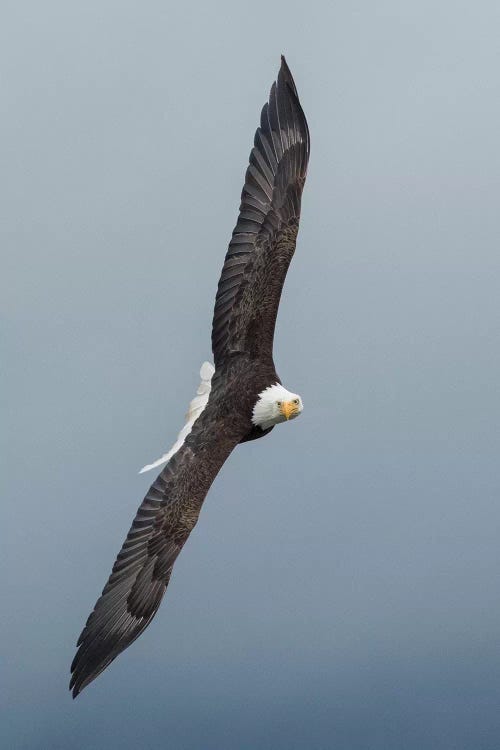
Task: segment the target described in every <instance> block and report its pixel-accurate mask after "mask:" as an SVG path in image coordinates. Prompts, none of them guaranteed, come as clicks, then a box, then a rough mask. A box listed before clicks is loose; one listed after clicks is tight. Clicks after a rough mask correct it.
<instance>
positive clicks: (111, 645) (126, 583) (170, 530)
mask: <svg viewBox="0 0 500 750" xmlns="http://www.w3.org/2000/svg"><path fill="white" fill-rule="evenodd" d="M218 413H219V410H218V408H217V403H216V400H215V399H213V398H211V399H210V402H209V404H208V406H207V407H206V409H205V410H204V412H203V413H202V414H201V415H200V417H199V419H198V420H197V421H196V422H195V424H194V427H193V430H192V432H191V433H190V434H189V435H188V436H187V437H186V440H185V443H184V445H183V446H182V447H181V448H180V449H179V450H178V452H177V453H176V454H175V455H174V456H173V457H172V458H171V459H170V461H169V463H168V464H167V466H166V467H165V468H164V470H163V471H162V472H161V474H160V475H159V476H158V478H157V479H156V481H155V482H154V483H153V484H152V485H151V487H150V489H149V491H148V493H147V495H146V497H145V498H144V500H143V502H142V504H141V506H140V508H139V510H138V511H137V515H136V517H135V519H134V522H133V524H132V527H131V529H130V531H129V533H128V535H127V538H126V540H125V542H124V544H123V546H122V548H121V551H120V553H119V554H118V557H117V558H116V562H115V564H114V566H113V570H112V572H111V575H110V577H109V580H108V582H107V584H106V586H105V588H104V590H103V592H102V595H101V597H100V598H99V599H98V601H97V603H96V605H95V607H94V610H93V612H92V613H91V614H90V617H89V618H88V620H87V624H86V625H85V628H84V629H83V632H82V634H81V635H80V638H79V640H78V644H77V645H78V651H77V653H76V656H75V658H74V660H73V664H72V665H71V672H72V677H71V683H70V689H71V688H72V689H73V697H76V696H77V695H78V693H79V692H80V691H81V690H83V688H84V687H85V686H86V685H88V684H89V682H92V680H93V679H95V677H97V675H98V674H100V673H101V672H102V671H103V670H104V669H105V668H106V667H107V666H108V665H109V664H110V663H111V662H112V661H113V659H114V658H115V657H116V656H118V654H119V653H121V652H122V651H123V650H124V649H126V648H127V646H129V645H130V644H131V643H132V641H134V640H135V639H136V638H137V637H138V636H139V635H140V634H141V633H142V631H143V630H144V629H145V628H146V627H147V626H148V625H149V623H150V622H151V620H152V619H153V617H154V615H155V614H156V611H157V609H158V607H159V605H160V602H161V599H162V597H163V594H164V593H165V589H166V587H167V585H168V582H169V580H170V575H171V573H172V567H173V565H174V562H175V560H176V559H177V555H178V554H179V552H180V551H181V549H182V547H183V545H184V543H185V541H186V539H187V538H188V536H189V534H190V532H191V531H192V529H193V527H194V526H195V524H196V521H197V520H198V515H199V513H200V510H201V506H202V503H203V500H204V499H205V496H206V494H207V492H208V489H209V487H210V485H211V484H212V482H213V480H214V479H215V477H216V476H217V474H218V472H219V470H220V468H221V466H222V464H223V463H224V461H225V460H226V458H227V457H228V456H229V454H230V453H231V451H232V450H233V448H234V447H235V446H236V445H237V443H238V442H239V440H240V439H241V437H242V433H241V431H240V430H239V428H238V425H237V420H235V419H234V418H233V419H232V421H231V422H230V423H228V422H227V420H225V419H224V418H223V417H220V416H218Z"/></svg>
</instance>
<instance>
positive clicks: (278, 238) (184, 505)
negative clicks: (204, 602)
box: [70, 57, 309, 697]
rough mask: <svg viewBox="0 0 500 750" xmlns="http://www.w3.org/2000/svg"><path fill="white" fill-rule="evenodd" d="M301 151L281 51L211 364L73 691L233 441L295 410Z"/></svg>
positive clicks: (129, 629)
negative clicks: (291, 307) (292, 330)
mask: <svg viewBox="0 0 500 750" xmlns="http://www.w3.org/2000/svg"><path fill="white" fill-rule="evenodd" d="M308 159H309V130H308V127H307V122H306V118H305V116H304V113H303V111H302V107H301V105H300V103H299V98H298V95H297V89H296V87H295V83H294V80H293V78H292V74H291V73H290V70H289V68H288V66H287V64H286V61H285V58H284V57H282V58H281V68H280V71H279V74H278V79H277V81H276V82H275V83H274V84H273V85H272V88H271V93H270V95H269V100H268V102H267V103H266V104H265V105H264V107H263V109H262V113H261V118H260V127H259V128H258V129H257V132H256V133H255V139H254V147H253V149H252V151H251V153H250V163H249V166H248V169H247V172H246V175H245V184H244V187H243V192H242V195H241V204H240V210H239V216H238V221H237V224H236V227H235V229H234V231H233V234H232V238H231V241H230V243H229V248H228V251H227V253H226V257H225V260H224V265H223V268H222V274H221V277H220V280H219V285H218V289H217V295H216V299H215V310H214V317H213V324H212V351H213V356H214V363H215V368H214V366H213V365H211V364H210V363H208V362H205V363H204V364H203V365H202V368H201V372H200V376H201V383H200V386H199V388H198V392H197V395H196V396H195V398H194V399H193V401H192V402H191V404H190V407H189V411H188V414H187V416H186V424H185V426H184V428H183V429H182V430H181V432H180V433H179V436H178V438H177V441H176V443H175V444H174V445H173V447H172V448H171V449H170V451H168V452H167V453H165V454H164V455H163V456H162V457H161V458H160V459H158V460H157V461H155V462H154V463H152V464H150V465H148V466H145V467H144V469H142V470H141V471H146V470H149V469H152V468H155V467H157V466H161V465H162V464H165V466H164V468H163V470H162V471H161V473H160V474H159V475H158V477H157V478H156V479H155V481H154V482H153V484H152V485H151V487H150V488H149V490H148V492H147V494H146V497H145V498H144V500H143V501H142V503H141V506H140V507H139V510H138V511H137V514H136V516H135V519H134V521H133V523H132V527H131V529H130V531H129V533H128V535H127V538H126V539H125V542H124V543H123V546H122V548H121V550H120V552H119V553H118V557H117V558H116V561H115V563H114V565H113V569H112V571H111V575H110V577H109V579H108V582H107V583H106V586H105V587H104V590H103V592H102V594H101V596H100V597H99V599H98V600H97V603H96V605H95V607H94V609H93V611H92V612H91V614H90V616H89V618H88V620H87V624H86V625H85V627H84V629H83V631H82V633H81V635H80V638H79V639H78V643H77V648H78V650H77V653H76V656H75V658H74V660H73V663H72V665H71V672H72V676H71V682H70V689H71V690H72V691H73V697H76V696H77V695H78V693H80V692H81V691H82V690H83V688H85V687H86V686H87V685H88V684H89V683H90V682H92V680H94V679H95V678H96V677H97V676H98V675H99V674H100V673H101V672H102V671H103V670H104V669H106V667H107V666H108V665H109V664H110V663H111V662H112V661H113V659H115V658H116V657H117V656H118V654H120V653H121V652H122V651H123V650H124V649H126V648H127V647H128V646H129V645H130V644H131V643H132V642H133V641H134V640H135V639H136V638H137V637H138V636H139V635H140V634H141V633H142V632H143V630H144V629H145V628H146V627H147V626H148V625H149V623H150V622H151V620H152V619H153V617H154V616H155V614H156V612H157V610H158V607H159V605H160V602H161V600H162V598H163V595H164V593H165V590H166V588H167V586H168V582H169V580H170V576H171V574H172V568H173V566H174V563H175V561H176V559H177V556H178V555H179V553H180V551H181V549H182V547H183V546H184V544H185V542H186V540H187V538H188V536H189V534H190V533H191V531H192V529H193V528H194V526H195V524H196V522H197V520H198V516H199V513H200V510H201V506H202V504H203V501H204V499H205V497H206V495H207V492H208V490H209V488H210V486H211V484H212V482H213V480H214V479H215V477H216V476H217V474H218V473H219V470H220V469H221V467H222V465H223V464H224V462H225V461H226V459H227V458H228V456H229V455H230V453H231V451H232V450H233V449H234V448H235V447H236V446H237V445H238V444H239V443H243V442H245V441H247V440H255V439H256V438H260V437H263V436H264V435H267V434H268V433H269V432H270V431H271V430H272V429H273V428H274V426H275V425H276V424H279V423H280V422H285V421H287V420H290V419H294V418H295V417H297V416H298V415H299V414H300V413H301V412H302V409H303V405H302V399H301V397H300V396H299V395H298V394H296V393H292V392H291V391H289V390H287V389H286V388H285V387H284V386H283V385H282V384H281V380H280V379H279V377H278V374H277V372H276V369H275V366H274V362H273V338H274V329H275V323H276V315H277V312H278V306H279V301H280V297H281V290H282V287H283V283H284V281H285V276H286V273H287V270H288V266H289V264H290V261H291V259H292V256H293V253H294V251H295V243H296V239H297V232H298V228H299V219H300V202H301V196H302V190H303V187H304V182H305V178H306V173H307V164H308Z"/></svg>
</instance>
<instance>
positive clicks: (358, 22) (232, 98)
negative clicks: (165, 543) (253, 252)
mask: <svg viewBox="0 0 500 750" xmlns="http://www.w3.org/2000/svg"><path fill="white" fill-rule="evenodd" d="M1 26H2V29H1V32H0V34H1V37H2V38H1V40H0V42H1V44H0V56H1V60H0V65H1V69H2V82H1V87H2V95H1V98H0V107H1V110H2V111H1V113H0V129H1V132H2V139H1V140H2V146H3V147H2V156H1V161H2V180H1V183H2V184H1V188H0V189H1V191H2V196H1V199H0V206H1V207H0V212H1V214H2V219H1V222H0V232H1V252H2V264H1V267H2V273H1V281H0V284H1V294H0V305H1V309H2V319H3V324H2V326H3V334H2V338H3V343H2V345H1V346H2V361H3V368H2V370H3V374H2V380H3V386H2V392H3V406H2V409H3V411H4V417H3V418H2V422H3V427H4V428H5V429H4V430H2V432H3V434H2V441H3V444H2V450H1V455H2V460H3V461H4V462H5V465H4V468H3V470H2V475H3V479H2V483H3V497H4V502H3V504H2V511H1V513H2V521H1V529H2V532H1V534H2V541H1V553H0V554H1V557H2V563H1V570H2V577H4V584H3V586H2V588H3V593H2V617H1V619H0V628H1V630H2V635H1V643H2V652H3V654H2V661H3V666H2V683H3V687H2V690H3V689H5V690H6V695H5V697H4V699H3V700H2V704H3V707H4V711H5V715H4V717H3V718H2V720H1V723H0V733H1V734H2V735H4V741H3V747H6V748H7V747H8V748H14V749H15V750H18V749H19V750H33V749H37V748H41V749H44V750H45V748H50V749H51V750H67V748H72V750H101V749H102V750H104V749H106V750H114V748H120V749H121V750H136V748H139V747H140V748H142V749H143V750H157V749H158V750H159V749H160V748H162V749H163V748H172V749H173V750H257V749H259V750H260V749H263V750H264V749H265V750H299V749H300V750H302V749H304V750H309V749H312V750H330V748H336V749H337V750H402V749H403V748H404V750H424V749H425V750H427V749H432V750H433V749H434V748H436V749H437V748H438V749H439V750H471V749H472V748H473V749H474V750H498V747H499V746H500V711H499V706H500V545H499V541H498V539H499V533H500V492H499V490H500V468H499V448H500V445H499V422H500V399H499V382H500V348H499V333H500V331H499V328H500V294H499V288H500V254H499V191H500V152H499V145H498V141H499V133H500V74H499V70H500V42H499V39H500V6H499V4H498V2H496V1H495V2H493V1H492V2H479V3H471V2H467V3H465V2H460V1H458V2H457V1H456V0H455V1H454V2H451V1H450V2H434V1H433V2H431V1H430V0H420V2H418V3H417V2H407V1H406V0H405V1H403V2H401V1H400V0H386V1H379V2H368V0H365V1H364V2H351V1H349V2H348V1H347V0H341V1H340V2H333V3H331V2H322V3H319V2H318V3H305V4H304V3H298V2H294V1H293V0H288V1H287V2H284V1H281V0H280V1H279V2H272V3H270V2H261V1H260V0H257V1H255V0H254V1H253V2H251V3H245V4H243V3H235V2H229V1H227V2H218V3H213V4H206V3H201V2H194V3H188V4H182V3H176V4H174V3H166V2H153V1H150V2H141V3H139V2H123V0H122V1H120V2H118V0H114V1H113V2H111V1H106V0H104V1H103V0H99V2H97V1H95V0H88V1H87V2H85V3H83V2H82V3H68V2H62V0H61V1H60V2H55V1H54V0H47V2H44V3H35V2H26V3H17V2H16V3H14V2H7V3H5V4H4V6H3V13H2V24H1ZM281 52H283V53H285V54H286V55H287V59H288V62H289V64H290V67H291V69H292V72H293V74H294V76H295V79H296V83H297V86H298V89H299V93H300V96H301V101H302V104H303V106H304V109H305V111H306V114H307V117H308V120H309V125H310V129H311V138H312V152H311V161H310V171H309V177H308V182H307V185H306V190H305V193H304V200H303V206H302V208H303V210H302V223H301V231H300V235H299V243H298V250H297V253H296V256H295V258H294V260H293V263H292V266H291V269H290V272H289V275H288V278H287V281H286V286H285V293H284V296H283V301H282V304H281V308H280V313H279V319H278V328H277V338H276V346H275V359H276V364H277V367H278V371H279V372H280V375H281V377H282V379H283V381H284V383H285V385H286V386H287V387H289V388H290V389H291V390H295V391H297V392H299V393H300V394H301V395H302V397H303V400H304V404H305V410H304V414H303V416H302V417H301V419H300V420H298V421H295V422H294V423H293V424H290V425H285V426H283V427H280V428H277V429H276V430H275V431H274V432H273V434H272V436H270V437H269V438H267V439H266V440H265V441H264V440H262V441H256V442H254V443H250V444H247V445H244V446H241V447H240V448H238V449H237V450H236V451H235V453H234V454H233V455H232V456H231V458H230V460H229V461H228V463H227V464H226V466H225V467H224V468H223V470H222V472H221V474H220V476H219V477H218V479H217V480H216V482H215V484H214V486H213V488H212V490H211V492H210V494H209V497H208V499H207V502H206V503H205V506H204V509H203V511H202V515H201V518H200V522H199V524H198V526H197V527H196V530H195V531H194V532H193V534H192V536H191V538H190V540H189V542H188V544H187V545H186V548H185V550H184V551H183V553H182V555H181V556H180V558H179V560H178V562H177V564H176V567H175V571H174V575H173V578H172V583H171V585H170V587H169V590H168V595H167V597H166V599H165V601H164V602H163V605H162V607H161V609H160V612H159V614H158V616H157V618H156V619H155V621H154V622H153V623H152V625H151V627H150V628H149V629H148V630H147V631H146V632H145V633H144V635H143V636H142V637H141V638H140V639H139V641H138V642H137V643H135V644H134V645H133V646H132V647H131V648H130V649H129V650H128V651H126V652H125V653H124V654H123V655H122V656H121V657H120V658H119V659H118V660H117V661H116V662H114V663H113V665H112V666H111V667H110V668H109V669H108V670H107V671H106V672H105V673H104V674H103V675H102V676H101V677H100V678H99V679H98V680H97V681H96V682H95V683H93V684H92V685H91V686H90V687H89V688H87V690H86V691H85V692H84V693H83V694H82V695H81V696H80V697H79V698H78V700H77V701H76V702H73V701H72V700H71V698H70V694H69V692H67V683H68V679H69V666H70V663H71V660H72V658H73V655H74V645H75V641H76V639H77V637H78V634H79V633H80V631H81V629H82V626H83V625H84V623H85V620H86V618H87V616H88V614H89V612H90V610H91V608H92V606H93V604H94V602H95V600H96V598H97V596H98V594H99V593H100V591H101V589H102V587H103V585H104V583H105V581H106V579H107V577H108V574H109V572H110V568H111V565H112V563H113V560H114V558H115V555H116V553H117V551H118V550H119V548H120V546H121V543H122V541H123V538H124V535H125V533H126V532H127V530H128V528H129V525H130V522H131V520H132V517H133V515H134V513H135V510H136V507H137V506H138V504H139V503H140V501H141V499H142V497H143V495H144V493H145V491H146V489H147V487H148V486H149V483H150V481H152V479H153V477H152V476H151V475H145V476H138V474H137V470H138V469H139V468H140V467H141V466H142V465H143V464H145V463H146V462H148V461H150V460H151V459H154V458H156V457H157V456H158V455H159V454H161V452H162V451H163V450H165V449H166V448H168V447H169V446H170V445H171V444H172V442H173V440H174V438H175V436H176V434H177V432H178V430H179V429H180V427H181V426H182V424H183V421H182V420H183V415H184V413H185V410H186V406H187V404H188V402H189V400H190V398H191V397H192V396H193V394H194V391H195V389H196V386H197V384H198V370H199V366H200V364H201V362H202V361H203V360H204V359H206V358H208V357H210V344H209V341H210V339H209V335H210V325H211V316H212V309H213V300H214V294H215V289H216V285H217V281H218V277H219V272H220V268H221V265H222V261H223V257H224V254H225V252H226V247H227V243H228V241H229V238H230V234H231V231H232V228H233V226H234V223H235V220H236V215H237V208H238V204H239V195H240V191H241V186H242V183H243V175H244V171H245V168H246V163H247V158H248V153H249V150H250V147H251V144H252V139H253V134H254V131H255V128H256V126H257V124H258V118H259V113H260V109H261V106H262V104H263V103H264V101H265V100H266V97H267V95H268V91H269V88H270V85H271V83H272V81H273V79H274V78H275V76H276V74H277V71H278V67H279V55H280V53H281Z"/></svg>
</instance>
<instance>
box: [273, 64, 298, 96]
mask: <svg viewBox="0 0 500 750" xmlns="http://www.w3.org/2000/svg"><path fill="white" fill-rule="evenodd" d="M278 77H281V78H282V80H283V81H284V82H285V83H286V84H287V85H288V86H290V88H291V89H292V91H293V93H294V94H295V96H297V87H296V85H295V81H294V80H293V76H292V73H291V70H290V68H289V67H288V63H287V61H286V59H285V55H281V67H280V72H279V74H278Z"/></svg>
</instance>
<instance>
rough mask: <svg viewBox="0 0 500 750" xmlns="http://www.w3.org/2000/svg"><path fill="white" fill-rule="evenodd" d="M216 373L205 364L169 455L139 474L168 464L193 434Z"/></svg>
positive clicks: (208, 364)
mask: <svg viewBox="0 0 500 750" xmlns="http://www.w3.org/2000/svg"><path fill="white" fill-rule="evenodd" d="M214 372H215V367H214V366H213V365H212V364H211V363H210V362H203V364H202V366H201V369H200V378H201V382H200V385H199V386H198V390H197V391H196V396H195V397H194V398H193V400H192V401H191V403H190V404H189V409H188V412H187V414H186V424H185V425H184V427H183V428H182V430H181V431H180V432H179V434H178V435H177V440H176V441H175V443H174V444H173V446H172V447H171V448H170V450H169V451H168V453H164V454H163V456H160V458H158V459H156V461H153V463H152V464H147V465H146V466H143V467H142V469H141V470H140V472H139V474H143V473H144V472H145V471H149V470H150V469H156V468H157V467H158V466H161V465H162V464H165V463H167V461H169V460H170V459H171V458H172V456H173V455H174V453H177V451H178V450H179V448H180V447H181V445H182V444H183V442H184V440H185V439H186V437H187V435H189V433H190V432H191V428H192V427H193V425H194V423H195V422H196V420H197V419H198V417H199V416H200V414H201V412H202V411H203V409H204V408H205V406H206V405H207V402H208V397H209V395H210V388H211V384H212V375H213V374H214Z"/></svg>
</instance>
